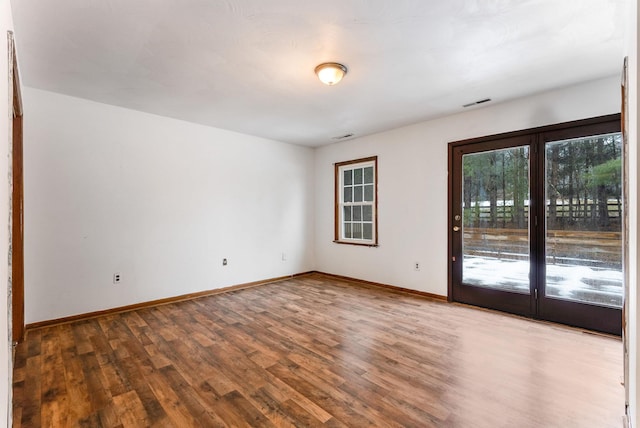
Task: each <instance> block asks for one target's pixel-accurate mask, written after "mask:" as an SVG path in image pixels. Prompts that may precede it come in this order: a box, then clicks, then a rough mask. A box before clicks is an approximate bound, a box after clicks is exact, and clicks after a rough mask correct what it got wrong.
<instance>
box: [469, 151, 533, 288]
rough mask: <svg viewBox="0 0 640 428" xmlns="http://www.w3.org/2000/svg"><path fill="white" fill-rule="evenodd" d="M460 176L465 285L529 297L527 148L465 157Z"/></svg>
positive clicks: (471, 154)
mask: <svg viewBox="0 0 640 428" xmlns="http://www.w3.org/2000/svg"><path fill="white" fill-rule="evenodd" d="M462 172H463V180H462V283H464V284H466V285H472V286H477V287H484V288H492V289H496V290H503V291H510V292H516V293H523V294H529V293H530V285H529V284H530V283H529V271H530V256H529V252H530V242H529V198H530V196H529V147H528V146H520V147H510V148H506V149H499V150H491V151H485V152H479V153H469V154H465V155H463V156H462ZM496 272H500V275H496Z"/></svg>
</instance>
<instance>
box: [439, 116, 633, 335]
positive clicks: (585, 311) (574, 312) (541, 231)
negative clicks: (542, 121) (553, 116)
mask: <svg viewBox="0 0 640 428" xmlns="http://www.w3.org/2000/svg"><path fill="white" fill-rule="evenodd" d="M577 128H579V130H577ZM609 132H620V114H612V115H607V116H601V117H596V118H591V119H585V120H578V121H574V122H567V123H561V124H557V125H551V126H544V127H539V128H533V129H527V130H523V131H517V132H510V133H505V134H499V135H491V136H486V137H480V138H473V139H469V140H463V141H456V142H452V143H449V150H448V154H449V158H448V170H449V183H448V185H449V189H448V199H449V200H448V207H449V216H448V217H449V218H448V263H447V265H448V266H447V271H448V300H449V301H458V302H462V303H472V304H475V305H478V306H485V307H491V308H494V309H498V310H502V311H504V312H511V313H516V314H519V315H524V316H531V317H534V318H541V319H545V320H549V321H555V322H559V323H564V324H570V325H576V326H579V327H583V328H587V329H593V330H599V331H604V332H607V333H611V334H617V335H619V334H620V332H621V329H622V314H621V313H620V312H621V311H620V310H619V309H616V308H609V307H604V306H602V307H601V306H596V305H589V304H580V303H576V302H567V301H562V300H558V299H549V298H546V297H545V284H544V281H543V280H542V279H541V278H544V277H545V266H544V263H543V261H544V260H545V258H544V257H545V255H544V248H540V247H541V246H542V244H543V242H544V241H545V228H544V227H537V228H536V227H533V229H531V256H532V269H531V273H530V278H531V281H532V284H535V288H536V290H537V291H538V292H539V293H537V294H535V295H534V296H533V300H532V303H531V306H530V307H531V310H530V313H529V314H527V309H526V306H525V305H526V302H519V303H518V302H515V303H518V304H517V305H516V306H514V302H513V301H511V299H509V298H508V293H505V292H503V291H500V292H498V291H494V290H489V289H478V288H477V287H476V288H473V287H471V286H470V287H467V288H464V287H458V288H456V287H454V283H455V282H456V280H458V279H460V278H461V274H460V269H461V268H460V266H461V265H460V261H459V260H456V258H457V257H459V254H460V253H461V251H460V246H459V244H457V243H456V238H455V236H456V234H455V232H454V227H455V226H459V224H457V223H455V222H454V216H455V214H458V215H460V214H461V213H459V212H458V211H459V209H458V210H457V211H456V209H457V207H456V206H454V203H455V201H459V200H460V191H459V190H457V189H456V186H455V184H454V179H455V174H456V173H457V167H456V162H459V160H460V158H461V155H462V154H464V153H465V152H466V151H468V152H474V151H476V150H479V151H482V150H483V147H484V146H487V147H489V146H490V147H491V149H494V148H500V147H502V146H503V145H502V144H501V143H500V142H501V141H508V140H512V139H516V138H519V137H527V136H531V137H533V139H532V140H531V143H530V147H531V149H532V150H531V153H530V155H531V165H532V167H531V170H530V177H531V178H532V180H533V181H534V182H535V183H538V184H539V183H540V182H541V180H543V178H544V164H543V162H542V161H541V160H542V159H543V158H542V156H543V153H544V150H545V144H546V143H547V142H550V141H557V140H562V139H568V138H576V137H580V136H587V135H595V134H599V133H609ZM466 147H468V149H466ZM536 189H537V190H536ZM536 189H532V194H531V201H530V213H531V214H534V215H535V216H536V218H538V219H544V218H545V210H546V207H545V205H544V204H540V203H539V202H540V201H544V200H545V197H546V196H545V194H544V189H543V188H542V186H538V187H536ZM536 204H538V205H536ZM543 223H544V221H543V220H542V222H541V223H540V224H543ZM459 282H460V281H458V283H459ZM533 291H535V290H533V289H532V292H533ZM494 295H500V296H501V297H498V298H496V296H494ZM514 298H520V300H522V298H521V296H514ZM496 302H497V303H496ZM618 313H620V314H619V316H618ZM603 320H604V321H603Z"/></svg>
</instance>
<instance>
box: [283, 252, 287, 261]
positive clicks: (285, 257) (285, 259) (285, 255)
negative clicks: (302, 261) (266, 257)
mask: <svg viewBox="0 0 640 428" xmlns="http://www.w3.org/2000/svg"><path fill="white" fill-rule="evenodd" d="M282 261H283V262H286V261H287V253H282Z"/></svg>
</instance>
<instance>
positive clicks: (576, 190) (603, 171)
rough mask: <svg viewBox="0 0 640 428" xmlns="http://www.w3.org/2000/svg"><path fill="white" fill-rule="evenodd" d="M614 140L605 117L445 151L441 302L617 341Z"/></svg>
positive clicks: (616, 129) (619, 273)
mask: <svg viewBox="0 0 640 428" xmlns="http://www.w3.org/2000/svg"><path fill="white" fill-rule="evenodd" d="M621 166H622V136H621V133H620V117H619V115H612V116H606V117H600V118H595V119H590V120H584V121H578V122H571V123H566V124H560V125H555V126H551V127H545V128H538V129H534V130H528V131H522V132H518V133H511V134H506V135H498V136H492V137H485V138H480V139H474V140H466V141H460V142H455V143H451V144H450V145H449V172H450V173H449V180H450V183H449V185H450V192H449V195H450V203H449V218H450V221H449V226H450V227H449V251H450V258H449V260H450V263H449V265H450V268H449V297H450V299H451V300H453V301H457V302H462V303H468V304H473V305H478V306H483V307H487V308H492V309H498V310H501V311H505V312H510V313H515V314H519V315H524V316H528V317H534V318H538V319H544V320H549V321H554V322H560V323H564V324H568V325H573V326H577V327H582V328H587V329H591V330H597V331H602V332H606V333H612V334H617V335H620V334H621V328H622V314H621V308H622V303H623V298H624V292H623V269H622V268H623V267H622V224H623V205H622V204H623V201H622V175H621Z"/></svg>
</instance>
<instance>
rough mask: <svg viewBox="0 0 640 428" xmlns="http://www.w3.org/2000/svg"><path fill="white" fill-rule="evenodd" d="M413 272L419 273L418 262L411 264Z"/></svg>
mask: <svg viewBox="0 0 640 428" xmlns="http://www.w3.org/2000/svg"><path fill="white" fill-rule="evenodd" d="M413 270H415V271H419V270H420V263H419V262H415V263H414V264H413Z"/></svg>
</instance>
